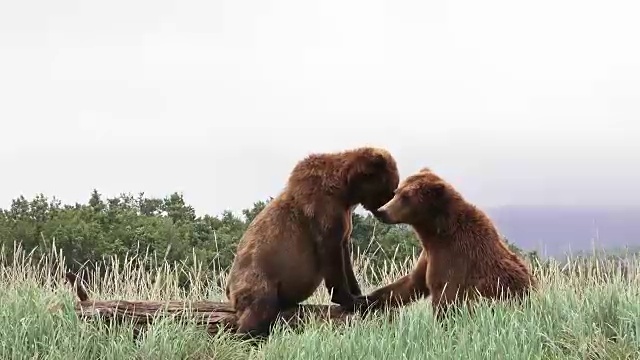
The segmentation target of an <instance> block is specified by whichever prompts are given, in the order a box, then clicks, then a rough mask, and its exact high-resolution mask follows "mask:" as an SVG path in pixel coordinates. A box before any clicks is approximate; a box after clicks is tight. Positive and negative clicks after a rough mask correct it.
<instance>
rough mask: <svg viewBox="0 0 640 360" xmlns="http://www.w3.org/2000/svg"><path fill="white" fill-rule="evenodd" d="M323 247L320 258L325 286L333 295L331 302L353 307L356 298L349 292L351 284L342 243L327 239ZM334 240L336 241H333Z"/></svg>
mask: <svg viewBox="0 0 640 360" xmlns="http://www.w3.org/2000/svg"><path fill="white" fill-rule="evenodd" d="M327 240H328V241H326V242H325V244H324V246H321V247H320V248H321V251H320V257H321V259H320V260H321V262H322V272H323V278H324V283H325V286H326V287H327V290H328V291H329V293H330V294H331V301H332V302H334V303H336V304H338V305H342V306H346V307H350V306H353V303H354V296H353V295H351V292H350V291H349V284H348V282H347V276H346V273H345V268H344V257H343V255H342V253H343V247H342V243H341V242H340V241H335V239H327ZM331 240H334V241H331Z"/></svg>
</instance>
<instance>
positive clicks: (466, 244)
mask: <svg viewBox="0 0 640 360" xmlns="http://www.w3.org/2000/svg"><path fill="white" fill-rule="evenodd" d="M378 217H379V219H381V221H383V222H386V223H388V224H398V223H405V224H409V225H411V226H412V227H413V229H414V231H415V233H416V235H417V236H418V238H419V239H420V242H421V243H422V252H421V254H420V257H419V258H418V261H417V263H416V265H415V266H414V268H413V270H412V272H411V273H410V274H408V275H406V276H404V277H402V278H400V279H399V280H397V281H396V282H394V283H392V284H390V285H387V286H385V287H382V288H380V289H378V290H376V291H374V292H373V293H371V295H369V296H366V297H364V298H367V301H368V302H370V303H372V305H371V306H372V307H373V308H376V307H380V306H392V307H393V306H402V305H404V304H407V303H409V302H412V301H414V300H416V299H417V298H420V297H426V296H428V295H431V303H432V306H433V310H434V312H435V314H436V316H437V317H438V318H440V319H442V316H443V315H444V314H445V313H446V309H447V308H449V306H451V305H454V304H460V303H461V301H462V300H465V299H466V301H464V303H466V304H467V305H469V304H470V303H471V301H472V300H474V299H475V298H477V297H478V295H480V296H483V297H486V298H491V299H496V300H497V299H511V298H518V299H522V298H524V296H525V295H527V294H528V292H529V291H530V290H531V289H532V288H535V287H537V285H536V280H535V279H534V277H533V276H532V274H531V272H530V271H529V269H528V267H527V266H526V264H525V263H524V262H523V261H522V259H520V258H519V257H518V256H517V255H516V254H514V253H513V252H512V251H511V250H509V249H508V248H507V246H506V245H505V243H504V242H503V241H502V239H501V238H500V236H499V234H498V231H497V230H496V228H495V226H494V225H493V223H492V221H491V220H490V219H489V218H488V216H487V215H486V214H485V213H484V212H483V211H482V210H480V209H478V208H477V207H476V206H474V205H473V204H471V203H469V202H467V201H466V200H465V199H464V198H463V197H462V195H461V194H460V193H459V192H458V191H456V190H455V189H454V188H453V187H452V186H451V185H450V184H449V183H447V182H446V181H444V180H443V179H442V178H441V177H439V176H438V175H436V174H435V173H434V172H432V171H431V170H429V169H428V168H424V169H422V170H420V171H419V172H418V173H416V174H414V175H412V176H410V177H408V178H407V179H405V180H404V181H403V182H402V183H401V184H400V185H399V187H398V189H397V191H396V194H395V196H394V197H393V199H391V200H390V201H389V202H388V203H387V204H385V205H384V206H382V207H381V208H380V209H378ZM476 289H477V290H476Z"/></svg>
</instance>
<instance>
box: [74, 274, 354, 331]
mask: <svg viewBox="0 0 640 360" xmlns="http://www.w3.org/2000/svg"><path fill="white" fill-rule="evenodd" d="M66 278H67V281H68V282H70V283H71V284H72V285H73V286H74V287H75V289H76V294H77V296H78V298H79V299H80V301H78V302H76V304H75V312H76V315H77V316H78V317H79V318H80V319H82V320H85V321H105V322H108V323H112V322H115V323H119V324H121V323H131V324H133V326H134V328H136V329H140V328H143V327H145V326H146V325H149V324H152V323H153V322H154V320H156V319H158V318H162V317H172V318H173V319H176V320H179V321H195V324H196V325H197V326H202V327H204V328H205V329H206V330H207V331H208V332H209V333H210V334H216V333H217V332H218V331H219V330H220V329H221V328H224V329H227V330H232V331H233V330H235V329H236V326H237V317H236V315H235V312H234V311H233V307H232V306H231V304H229V303H226V302H215V301H128V300H90V299H89V296H88V295H87V292H86V290H85V288H84V286H82V284H80V283H79V281H78V280H79V279H78V278H77V277H76V276H75V275H74V274H72V273H67V275H66ZM351 315H353V313H350V312H348V311H345V310H342V309H341V308H340V307H339V306H337V305H314V304H304V305H299V306H297V307H295V308H292V309H289V310H285V311H282V312H281V313H280V314H279V315H278V320H279V321H280V320H282V321H285V322H286V323H287V324H288V325H289V326H291V327H296V326H299V325H300V323H301V322H302V321H304V320H306V319H309V318H315V319H319V320H324V321H335V322H344V321H345V320H346V319H347V318H349V316H351Z"/></svg>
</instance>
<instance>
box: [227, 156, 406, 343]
mask: <svg viewBox="0 0 640 360" xmlns="http://www.w3.org/2000/svg"><path fill="white" fill-rule="evenodd" d="M399 182H400V179H399V176H398V169H397V166H396V162H395V160H394V158H393V157H392V156H391V154H390V153H389V152H388V151H386V150H384V149H377V148H372V147H363V148H358V149H353V150H349V151H344V152H339V153H325V154H312V155H309V156H308V157H306V158H305V159H303V160H302V161H300V162H299V163H298V164H297V165H296V166H295V167H294V168H293V170H292V172H291V174H290V176H289V179H288V182H287V185H286V187H285V189H284V190H283V191H282V192H281V193H280V194H279V195H278V196H277V197H276V198H274V199H273V200H271V201H270V202H269V203H268V204H267V206H266V207H265V208H264V209H263V210H262V211H261V212H260V213H259V214H258V215H257V216H256V217H255V219H254V220H253V221H252V222H251V224H250V225H249V227H248V228H247V230H246V232H245V233H244V235H243V236H242V239H240V242H239V244H238V250H237V254H236V257H235V259H234V261H233V264H232V267H231V271H230V274H229V278H228V282H227V288H226V293H227V297H228V298H229V300H230V301H231V303H232V305H233V306H234V308H235V311H236V315H237V317H238V329H237V332H238V333H240V334H242V335H243V336H247V335H249V336H265V335H267V334H268V333H269V332H270V327H271V325H272V324H273V321H274V320H275V319H276V316H277V314H278V312H279V311H281V310H284V309H287V308H290V307H293V306H295V305H296V304H298V303H300V302H302V301H304V300H306V299H307V298H309V297H310V296H311V295H312V294H313V292H314V291H315V290H316V289H317V288H318V286H319V285H320V284H321V282H322V281H323V280H324V283H325V286H326V287H327V290H328V291H329V292H330V293H331V294H332V296H331V300H332V301H333V302H335V303H338V304H340V305H342V306H343V307H346V308H348V309H349V310H355V309H356V308H357V307H358V306H359V305H365V306H366V303H364V302H363V300H361V299H360V300H359V299H357V298H356V297H357V296H360V295H361V291H360V287H359V285H358V282H357V281H356V277H355V275H354V272H353V267H352V264H351V257H350V251H349V239H350V235H351V221H352V220H351V213H352V211H353V209H354V208H355V207H356V206H357V205H358V204H361V205H362V206H363V207H364V208H365V209H367V210H369V211H371V212H372V213H373V214H374V216H375V215H377V214H376V209H378V208H379V207H380V206H382V205H384V204H385V203H386V202H387V201H389V200H390V199H391V198H393V193H394V191H395V189H396V187H397V186H398V183H399Z"/></svg>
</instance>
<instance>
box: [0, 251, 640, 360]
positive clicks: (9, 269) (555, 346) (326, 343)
mask: <svg viewBox="0 0 640 360" xmlns="http://www.w3.org/2000/svg"><path fill="white" fill-rule="evenodd" d="M18 254H20V256H18V257H16V258H14V259H12V260H6V259H4V258H3V259H0V263H1V264H0V289H2V290H1V291H0V359H66V358H72V359H74V360H80V359H507V360H510V359H638V358H640V270H639V267H638V259H636V258H635V257H632V256H628V257H626V258H625V262H626V270H625V271H622V270H621V268H620V267H619V265H618V264H614V263H613V262H610V261H596V260H591V261H590V262H588V263H586V264H585V263H581V264H575V263H571V262H569V263H568V264H563V265H562V266H561V265H560V264H559V263H551V264H548V265H546V266H544V267H540V266H536V267H535V271H536V275H537V276H538V277H539V279H540V280H541V283H542V288H541V291H540V292H539V293H537V294H535V295H534V296H533V297H532V298H531V299H530V300H529V301H528V302H526V304H524V306H521V307H509V306H506V305H494V306H492V307H491V306H489V305H488V304H480V305H479V306H478V308H477V310H476V313H475V314H474V315H473V316H470V315H469V314H466V313H460V314H457V315H456V316H455V317H453V318H451V319H450V320H449V322H448V323H446V324H445V326H441V325H438V324H437V323H435V322H434V319H433V317H432V315H431V309H430V307H429V306H428V302H427V301H420V302H417V303H415V304H413V305H411V306H408V307H406V308H404V309H402V310H401V311H400V312H399V313H398V314H397V316H396V317H395V318H394V320H393V321H389V320H388V319H386V318H385V317H383V316H379V317H373V318H370V319H366V320H360V321H353V322H351V323H349V324H347V325H337V324H326V323H310V324H309V325H308V326H306V327H305V328H304V329H303V330H302V331H292V330H291V329H286V328H284V327H283V326H280V327H278V328H277V329H276V331H275V333H274V335H273V336H272V337H270V339H269V340H268V341H266V342H265V343H264V344H262V345H261V346H259V347H255V346H251V345H249V344H245V343H240V342H238V341H234V340H232V339H231V338H230V337H229V336H228V335H226V334H224V333H220V334H218V335H217V336H215V337H210V336H208V335H206V334H205V333H204V332H203V331H201V330H199V329H197V328H195V327H193V326H186V325H182V326H181V325H178V324H175V323H172V322H169V321H164V322H158V323H156V324H155V325H153V326H152V327H151V328H150V331H148V332H147V333H146V335H144V337H142V338H141V339H139V340H138V341H134V340H132V337H131V328H129V327H126V326H124V327H118V328H108V327H107V326H105V325H101V326H100V325H92V324H86V323H83V322H81V321H79V320H77V319H76V317H75V315H74V313H73V310H72V307H73V302H74V301H75V298H74V295H73V294H72V292H71V290H70V288H69V286H68V285H65V284H64V283H63V281H62V279H63V275H62V274H63V270H64V269H62V268H60V267H59V266H58V265H57V264H59V263H60V261H59V260H60V259H59V258H58V257H56V255H55V252H52V254H51V255H50V256H47V257H44V258H43V259H41V260H40V261H39V262H35V261H32V259H31V258H30V256H29V254H26V253H24V252H20V251H18ZM143 261H147V262H150V263H152V265H153V266H152V268H151V270H143V267H142V265H141V264H142V262H143ZM111 262H112V263H111V264H109V261H106V262H105V265H120V266H121V267H122V268H123V269H124V270H123V271H122V272H106V273H104V280H103V281H101V282H99V283H94V284H92V287H91V290H92V291H93V292H92V294H91V296H92V297H93V298H105V299H106V298H111V299H113V298H127V299H154V300H165V299H187V298H188V299H194V300H197V299H209V300H221V299H223V295H222V294H223V293H224V292H223V291H222V289H221V285H220V284H221V283H223V282H220V279H224V274H218V275H219V276H220V278H218V277H216V276H212V274H208V273H206V272H204V271H202V269H199V268H186V267H183V266H181V265H180V264H177V265H176V264H174V265H169V264H166V263H163V262H162V261H161V260H157V261H155V260H153V259H152V260H151V261H149V258H147V259H144V258H141V257H138V258H135V257H134V258H132V259H130V261H126V262H125V263H124V264H117V263H116V261H115V260H113V261H111ZM410 265H411V262H406V263H405V265H401V266H396V267H394V266H389V267H388V269H387V270H385V271H383V272H382V273H383V274H384V276H381V277H380V278H379V279H377V280H370V279H360V280H361V281H362V283H363V284H364V289H365V290H367V291H368V290H371V289H373V288H374V287H375V286H376V285H379V284H384V283H386V282H389V281H392V280H393V279H395V278H397V277H398V276H400V275H401V274H404V273H405V272H406V270H407V269H408V267H409V266H410ZM357 266H358V267H360V268H362V267H364V266H367V264H366V263H360V264H357ZM180 273H182V274H187V275H188V276H189V277H190V278H191V279H192V284H193V286H192V287H191V289H190V290H189V292H188V293H185V292H183V291H181V290H180V289H179V287H178V285H177V284H178V281H177V274H180ZM359 273H364V272H359ZM569 274H571V275H569ZM367 280H370V281H367ZM309 302H314V303H318V302H322V303H328V297H327V295H326V291H325V290H324V288H320V289H319V290H318V292H317V293H316V295H315V296H314V297H313V299H310V300H309Z"/></svg>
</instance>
